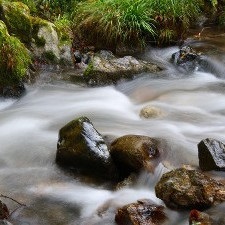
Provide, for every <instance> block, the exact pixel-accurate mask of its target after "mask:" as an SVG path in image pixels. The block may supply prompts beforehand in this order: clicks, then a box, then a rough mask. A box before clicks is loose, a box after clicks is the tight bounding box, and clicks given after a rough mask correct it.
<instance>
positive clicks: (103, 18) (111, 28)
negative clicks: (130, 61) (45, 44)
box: [74, 0, 155, 46]
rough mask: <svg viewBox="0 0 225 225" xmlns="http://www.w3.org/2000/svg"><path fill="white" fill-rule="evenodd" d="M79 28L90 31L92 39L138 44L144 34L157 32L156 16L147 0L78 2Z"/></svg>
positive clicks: (77, 16) (141, 41)
mask: <svg viewBox="0 0 225 225" xmlns="http://www.w3.org/2000/svg"><path fill="white" fill-rule="evenodd" d="M74 22H75V29H76V31H78V32H80V33H82V34H87V33H88V38H89V40H92V41H94V42H95V41H97V42H99V41H103V42H104V43H108V44H109V45H111V46H112V45H116V43H118V42H119V43H126V44H133V45H135V44H136V45H137V44H138V45H139V44H142V43H143V41H144V34H145V33H148V34H151V35H152V36H154V35H155V26H154V23H155V20H154V19H153V17H152V9H151V7H149V4H148V1H144V0H135V1H134V0H123V1H121V0H96V1H87V2H83V3H82V4H80V5H78V8H77V10H76V12H75V19H74Z"/></svg>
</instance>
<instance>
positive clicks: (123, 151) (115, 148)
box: [110, 135, 160, 177]
mask: <svg viewBox="0 0 225 225" xmlns="http://www.w3.org/2000/svg"><path fill="white" fill-rule="evenodd" d="M110 154H111V156H112V158H113V160H114V162H115V163H116V165H117V167H118V168H119V172H120V174H121V175H122V177H127V176H129V174H130V173H132V172H139V171H141V170H142V169H144V168H145V169H148V170H150V171H153V170H154V168H155V166H156V165H157V163H158V160H157V159H158V157H159V155H160V150H159V141H158V140H157V139H154V138H151V137H147V136H141V135H125V136H122V137H120V138H118V139H116V140H115V141H114V142H113V143H112V144H111V147H110Z"/></svg>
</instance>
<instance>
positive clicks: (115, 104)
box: [0, 47, 225, 225]
mask: <svg viewBox="0 0 225 225" xmlns="http://www.w3.org/2000/svg"><path fill="white" fill-rule="evenodd" d="M177 49H178V48H177V47H173V48H168V49H161V50H152V49H151V50H150V51H149V52H147V53H146V54H145V55H144V56H143V57H144V58H145V59H147V58H148V59H149V58H152V59H154V60H155V61H157V62H158V63H160V64H161V65H163V67H164V68H165V70H163V71H162V72H161V74H158V75H157V76H156V75H155V74H147V73H146V74H142V75H141V76H137V77H136V78H135V79H134V80H132V81H127V82H122V83H119V84H118V85H116V86H106V87H98V88H90V87H81V86H79V85H75V84H72V83H69V82H66V81H60V80H54V79H50V80H46V79H44V81H43V80H41V78H40V80H39V81H37V82H36V84H34V85H30V86H27V92H26V94H25V95H24V96H23V97H22V98H21V99H19V100H17V101H16V100H3V99H1V100H0V134H1V135H0V180H1V182H0V187H1V189H0V190H1V193H2V194H4V195H8V196H12V197H13V198H15V199H17V200H19V201H21V202H23V203H25V204H26V205H27V207H21V208H19V209H18V210H16V211H15V212H14V213H13V214H12V222H15V224H18V225H29V224H36V225H78V224H82V225H94V224H96V225H97V224H100V225H113V224H114V215H115V211H116V208H118V207H119V206H123V205H125V204H127V203H130V202H134V201H136V200H137V199H143V198H149V199H151V200H152V201H153V202H155V203H158V204H163V202H162V201H161V200H160V199H157V198H156V197H155V194H154V186H155V184H156V182H157V181H158V180H159V178H160V176H161V175H162V174H163V173H164V172H166V171H168V170H170V169H172V168H175V167H179V166H182V165H187V164H189V165H191V166H193V167H197V166H198V156H197V144H198V143H199V142H200V141H201V140H202V139H204V138H208V137H210V138H215V139H218V140H220V141H225V135H224V134H225V126H224V124H225V80H224V77H225V75H224V76H223V75H221V73H220V76H218V75H217V74H213V73H208V72H201V71H195V72H194V73H192V74H182V73H181V72H180V71H177V70H176V68H174V66H173V65H172V64H171V63H170V62H169V57H170V56H171V54H172V53H173V52H175V51H177ZM223 57H224V55H221V58H219V59H218V58H217V59H215V58H213V59H212V60H211V61H212V63H213V66H214V67H216V68H218V70H219V71H221V68H224V67H225V65H224V61H223ZM208 60H210V58H209V59H208ZM43 74H44V75H45V76H44V77H45V78H46V75H48V72H46V71H44V72H43ZM42 78H43V77H42ZM148 105H149V106H154V107H156V108H158V109H159V110H160V111H161V112H162V114H160V116H158V117H154V118H149V119H145V118H141V117H140V115H139V114H140V111H141V109H142V108H143V107H145V106H148ZM79 116H87V117H88V118H89V119H90V120H91V121H92V123H93V124H94V126H95V128H96V129H97V130H98V131H99V132H100V133H101V134H103V135H112V136H115V137H120V136H122V135H125V134H141V135H147V136H150V137H157V138H163V139H165V140H166V141H167V144H166V154H165V156H164V158H163V161H162V162H161V163H160V164H159V166H158V167H157V168H156V170H155V172H154V174H148V173H147V172H143V173H142V174H141V175H140V177H139V178H138V181H137V182H136V184H134V185H133V186H131V187H127V188H123V189H121V190H118V191H112V190H110V188H108V187H107V186H104V185H100V186H98V185H94V184H89V182H88V181H87V182H86V181H85V179H84V180H82V179H78V178H76V177H74V176H72V175H71V174H68V173H65V172H64V171H62V170H61V169H59V168H58V167H57V166H56V164H55V155H56V144H57V140H58V131H59V129H60V128H61V127H62V126H64V125H65V124H66V123H67V122H69V121H71V120H72V119H74V118H77V117H79ZM8 204H9V206H10V209H11V210H14V209H15V208H16V207H17V205H16V204H15V203H13V202H11V201H9V203H8ZM220 207H221V208H222V210H223V206H220ZM214 213H215V212H214ZM168 217H169V221H168V225H173V224H182V225H186V224H188V215H187V213H185V212H183V213H181V212H179V213H178V212H175V211H169V212H168Z"/></svg>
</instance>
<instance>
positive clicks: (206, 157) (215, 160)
mask: <svg viewBox="0 0 225 225" xmlns="http://www.w3.org/2000/svg"><path fill="white" fill-rule="evenodd" d="M198 158H199V167H200V168H201V170H203V171H209V170H225V145H224V143H222V142H220V141H217V140H215V139H211V138H206V139H204V140H202V141H201V142H200V143H199V144H198Z"/></svg>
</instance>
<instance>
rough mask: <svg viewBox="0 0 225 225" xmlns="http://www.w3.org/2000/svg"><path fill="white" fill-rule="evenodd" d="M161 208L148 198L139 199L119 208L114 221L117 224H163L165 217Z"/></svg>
mask: <svg viewBox="0 0 225 225" xmlns="http://www.w3.org/2000/svg"><path fill="white" fill-rule="evenodd" d="M163 210H164V207H163V206H160V205H155V204H152V203H151V201H150V200H139V201H137V202H136V203H131V204H128V205H125V206H123V207H122V208H119V209H118V211H117V213H116V216H115V221H116V223H117V224H118V225H163V224H164V222H165V221H166V218H167V217H166V214H165V212H164V211H163Z"/></svg>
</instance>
